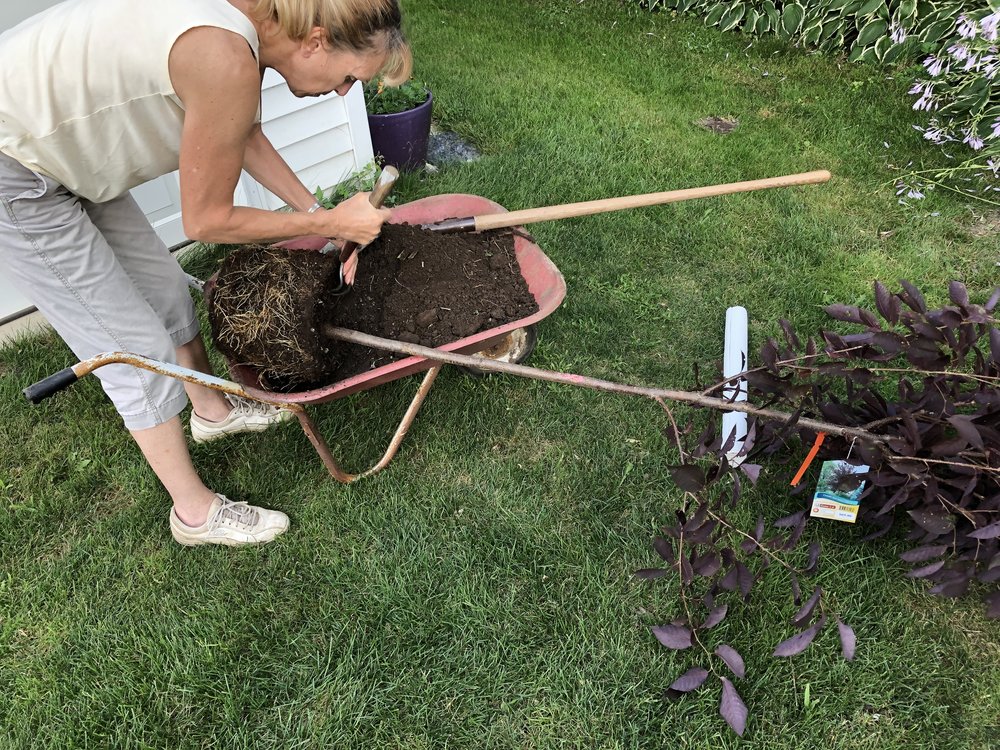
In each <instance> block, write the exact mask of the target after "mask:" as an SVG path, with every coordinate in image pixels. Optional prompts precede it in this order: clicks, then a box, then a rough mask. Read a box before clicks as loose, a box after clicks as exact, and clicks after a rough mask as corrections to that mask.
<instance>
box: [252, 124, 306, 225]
mask: <svg viewBox="0 0 1000 750" xmlns="http://www.w3.org/2000/svg"><path fill="white" fill-rule="evenodd" d="M243 168H244V169H245V170H246V171H247V172H249V173H250V176H251V177H253V178H254V179H255V180H257V182H259V183H260V184H261V185H263V186H264V187H266V188H267V189H268V190H270V191H271V192H272V193H274V194H275V195H276V196H278V197H279V198H281V200H283V201H284V202H285V203H287V204H288V205H289V206H291V207H292V208H294V209H296V210H298V211H306V210H307V209H309V208H310V207H311V206H312V204H313V203H314V202H315V201H316V197H315V196H314V195H313V194H312V193H311V192H309V189H308V188H307V187H306V186H305V185H303V184H302V181H301V180H299V178H298V175H296V174H295V172H293V171H292V168H291V167H289V166H288V163H287V162H286V161H285V160H284V159H283V158H282V157H281V154H279V153H278V151H277V149H275V148H274V146H273V145H272V144H271V141H270V140H268V137H267V136H266V135H264V131H263V130H261V127H260V123H259V122H258V123H254V126H253V128H252V129H251V130H250V138H249V139H247V148H246V153H245V154H244V155H243Z"/></svg>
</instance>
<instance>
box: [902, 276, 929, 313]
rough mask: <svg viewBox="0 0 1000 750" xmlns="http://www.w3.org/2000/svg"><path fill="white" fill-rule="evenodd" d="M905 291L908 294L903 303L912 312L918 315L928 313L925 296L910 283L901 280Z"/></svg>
mask: <svg viewBox="0 0 1000 750" xmlns="http://www.w3.org/2000/svg"><path fill="white" fill-rule="evenodd" d="M899 283H900V284H901V285H902V287H903V289H904V290H906V294H905V295H904V296H903V302H905V303H906V304H907V305H908V306H909V308H910V309H911V310H913V311H914V312H918V313H924V312H927V303H926V302H924V295H923V294H921V293H920V290H919V289H917V288H916V287H915V286H913V284H911V283H910V282H909V281H904V280H902V279H901V280H900V282H899Z"/></svg>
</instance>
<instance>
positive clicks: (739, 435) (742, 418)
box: [722, 307, 748, 466]
mask: <svg viewBox="0 0 1000 750" xmlns="http://www.w3.org/2000/svg"><path fill="white" fill-rule="evenodd" d="M747 322H748V321H747V311H746V308H745V307H730V308H729V309H728V310H726V345H725V350H724V354H723V357H722V377H723V378H731V377H734V376H736V375H739V374H740V373H741V372H745V371H746V369H747ZM734 396H735V398H734ZM722 397H723V398H724V399H726V400H727V401H728V400H735V401H746V400H747V381H746V378H740V379H739V381H738V382H737V383H736V384H734V385H727V386H726V387H724V388H723V389H722ZM734 432H735V434H736V439H735V441H734V442H733V445H732V447H731V448H730V449H729V450H728V451H726V458H728V459H729V463H730V464H731V465H733V466H739V465H740V464H741V463H743V460H744V459H745V458H746V456H740V455H737V454H738V453H739V452H740V451H741V450H742V449H743V442H744V441H745V440H746V436H747V415H746V414H744V413H743V412H739V411H728V412H725V413H724V414H723V415H722V444H723V445H725V444H726V443H727V442H728V441H729V436H730V435H732V434H733V433H734Z"/></svg>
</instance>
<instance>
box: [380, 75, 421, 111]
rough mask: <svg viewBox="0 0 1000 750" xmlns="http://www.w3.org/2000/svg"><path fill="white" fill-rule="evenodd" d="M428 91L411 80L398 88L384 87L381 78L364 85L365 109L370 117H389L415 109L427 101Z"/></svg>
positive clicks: (418, 82) (416, 81)
mask: <svg viewBox="0 0 1000 750" xmlns="http://www.w3.org/2000/svg"><path fill="white" fill-rule="evenodd" d="M429 96H430V90H429V89H428V88H427V86H426V85H425V84H424V83H422V82H421V81H418V80H416V79H415V78H411V79H410V80H408V81H405V82H404V83H402V84H400V85H399V86H386V85H385V83H384V81H382V79H381V78H375V79H372V80H371V81H369V82H368V83H366V84H365V109H367V110H368V114H370V115H391V114H395V113H397V112H406V111H407V110H410V109H415V108H416V107H419V106H420V105H421V104H423V103H424V102H426V101H427V98H428V97H429Z"/></svg>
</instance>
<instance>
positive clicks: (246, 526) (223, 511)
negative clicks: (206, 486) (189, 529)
mask: <svg viewBox="0 0 1000 750" xmlns="http://www.w3.org/2000/svg"><path fill="white" fill-rule="evenodd" d="M216 497H218V498H219V500H220V501H221V504H220V505H219V507H218V508H216V509H215V513H213V514H212V516H211V518H209V519H208V524H209V528H210V529H212V530H214V529H217V528H218V527H219V526H222V525H223V524H230V525H233V524H234V525H235V526H236V527H237V528H241V529H243V530H244V531H250V530H251V529H253V528H254V527H255V526H256V525H257V523H258V522H259V521H260V513H258V512H257V510H256V509H254V508H252V507H250V505H249V504H248V503H245V502H234V501H233V500H230V499H229V498H228V497H226V496H225V495H216Z"/></svg>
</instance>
